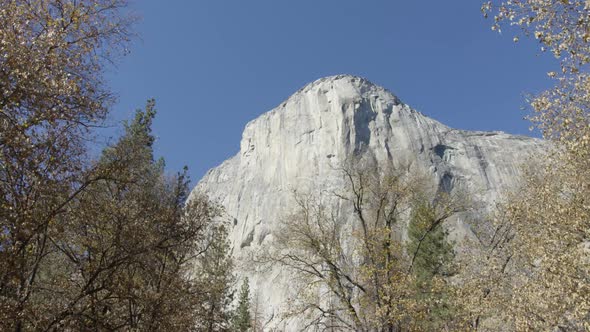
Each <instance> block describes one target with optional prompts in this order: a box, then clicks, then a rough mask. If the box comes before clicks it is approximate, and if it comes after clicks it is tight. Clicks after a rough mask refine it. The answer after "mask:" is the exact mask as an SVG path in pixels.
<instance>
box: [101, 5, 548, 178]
mask: <svg viewBox="0 0 590 332" xmlns="http://www.w3.org/2000/svg"><path fill="white" fill-rule="evenodd" d="M479 7H480V1H477V0H454V1H437V0H428V1H391V0H363V1H360V0H357V1H352V0H297V1H287V0H250V1H243V0H196V1H188V0H186V1H180V0H167V1H161V0H135V2H134V3H132V5H131V10H132V11H133V12H134V13H136V14H137V15H138V16H140V17H141V20H140V22H139V23H138V24H137V26H136V28H135V30H136V31H137V33H138V34H139V36H140V38H139V39H138V40H136V41H135V42H134V43H133V44H132V46H131V54H130V55H128V56H126V57H124V58H123V59H121V61H120V62H119V63H118V65H117V67H116V68H112V69H110V70H109V72H108V74H107V81H108V83H109V85H110V86H111V88H112V89H113V90H114V91H115V92H116V93H117V94H118V97H119V98H118V100H119V101H118V103H117V104H116V105H115V108H114V111H113V113H112V117H111V119H110V123H112V124H116V123H117V122H118V121H121V120H122V119H125V118H130V116H131V115H132V113H133V111H134V110H135V109H136V108H138V107H142V106H143V105H144V104H145V100H146V99H148V98H150V97H154V98H156V100H157V105H158V116H157V118H156V121H155V123H154V132H155V134H156V136H157V142H156V152H157V154H158V155H159V156H163V157H165V159H166V161H167V165H168V168H169V169H170V170H171V171H176V170H179V169H180V168H181V167H182V166H183V165H188V166H189V169H190V170H191V174H192V177H193V180H198V179H199V178H200V177H201V176H202V175H203V174H204V173H205V172H206V171H207V170H208V169H209V168H212V167H214V166H216V165H218V164H219V163H221V162H222V161H223V160H225V159H227V158H229V157H231V156H232V155H234V154H235V153H236V152H237V151H238V149H239V142H240V138H241V134H242V129H243V128H244V125H245V124H246V123H247V122H248V121H250V120H252V119H254V118H256V117H257V116H258V115H260V114H262V113H264V112H266V111H268V110H270V109H272V108H273V107H275V106H276V105H278V104H279V103H281V102H282V101H283V100H284V99H286V98H287V97H289V96H290V95H291V94H292V93H294V92H295V91H296V90H298V89H299V88H301V87H302V86H303V85H305V84H306V83H309V82H311V81H314V80H316V79H317V78H320V77H323V76H328V75H334V74H344V73H347V74H354V75H359V76H363V77H365V78H367V79H369V80H370V81H373V82H374V83H377V84H379V85H382V86H384V87H385V88H387V89H389V90H391V91H392V92H393V93H394V94H396V95H397V96H398V97H399V98H400V99H402V100H403V101H404V102H405V103H407V104H409V105H410V106H412V107H413V108H415V109H417V110H418V111H420V112H422V113H424V114H426V115H428V116H430V117H432V118H434V119H437V120H439V121H441V122H443V123H445V124H447V125H449V126H451V127H454V128H460V129H473V130H502V131H506V132H509V133H514V134H525V135H531V133H530V132H529V131H528V127H529V125H530V124H529V123H528V122H527V121H525V120H523V116H524V115H525V113H524V112H523V111H522V110H521V107H523V106H525V105H526V103H525V100H524V95H525V94H526V93H534V92H538V91H541V90H542V89H544V88H546V87H548V86H549V85H550V84H551V82H550V81H549V80H548V78H547V76H546V74H545V73H546V72H547V71H549V70H550V69H555V66H556V62H555V60H554V59H552V58H551V56H549V55H546V54H540V51H539V45H538V44H536V43H535V41H527V40H524V39H523V38H521V41H520V42H519V43H516V44H515V43H514V42H512V36H513V35H512V33H511V32H510V31H504V33H503V34H502V35H499V34H498V33H496V32H493V31H491V30H490V25H491V20H490V19H488V20H486V19H484V18H483V17H482V15H481V13H480V11H479ZM107 132H108V131H107ZM116 132H117V133H120V130H117V131H116ZM109 135H110V134H109Z"/></svg>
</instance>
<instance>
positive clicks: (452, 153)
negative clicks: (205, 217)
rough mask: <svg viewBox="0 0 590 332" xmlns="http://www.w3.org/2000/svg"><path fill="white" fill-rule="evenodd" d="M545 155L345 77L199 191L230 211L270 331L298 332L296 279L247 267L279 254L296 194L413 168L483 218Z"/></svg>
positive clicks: (311, 94)
mask: <svg viewBox="0 0 590 332" xmlns="http://www.w3.org/2000/svg"><path fill="white" fill-rule="evenodd" d="M543 146H544V143H543V142H542V141H540V140H537V139H533V138H529V137H523V136H514V135H509V134H506V133H503V132H476V131H464V130H457V129H452V128H449V127H447V126H445V125H443V124H441V123H439V122H437V121H435V120H433V119H430V118H428V117H426V116H424V115H422V114H421V113H419V112H417V111H415V110H413V109H412V108H411V107H410V106H408V105H406V104H404V103H402V102H401V101H400V100H399V99H398V98H397V97H396V96H394V95H393V94H392V93H391V92H389V91H387V90H386V89H384V88H382V87H379V86H376V85H374V84H372V83H371V82H369V81H367V80H365V79H363V78H360V77H355V76H349V75H339V76H332V77H327V78H322V79H319V80H317V81H315V82H313V83H310V84H308V85H307V86H305V87H304V88H302V89H301V90H299V91H298V92H296V93H295V94H294V95H293V96H291V97H290V98H288V99H287V100H286V101H285V102H283V103H282V104H280V105H279V106H278V107H276V108H275V109H273V110H271V111H269V112H267V113H265V114H263V115H261V116H260V117H258V118H257V119H255V120H253V121H251V122H250V123H248V124H247V125H246V128H245V129H244V132H243V136H242V140H241V144H240V151H239V152H238V154H236V155H235V156H234V157H232V158H230V159H228V160H227V161H225V162H224V163H222V164H221V165H219V166H218V167H216V168H214V169H212V170H210V171H209V172H208V173H207V174H206V175H205V176H204V177H203V179H202V180H201V181H200V182H199V184H198V185H197V187H196V188H195V189H194V192H202V193H206V194H207V195H209V197H210V198H212V199H213V200H215V201H217V202H219V203H220V204H221V205H222V206H223V207H224V208H225V213H226V214H227V216H228V218H229V219H230V220H231V223H232V225H231V227H232V228H231V231H230V240H231V244H232V247H233V253H234V256H235V257H236V261H237V262H238V273H239V274H240V275H247V276H248V277H249V279H250V282H251V288H252V289H253V293H254V297H255V299H254V300H255V301H257V302H258V303H259V305H260V307H261V309H262V310H261V311H262V314H263V315H264V317H265V320H266V321H267V323H268V324H267V326H268V327H277V328H280V329H284V330H294V329H295V327H297V326H298V322H297V321H296V320H289V321H281V319H280V312H281V308H283V307H284V306H286V305H288V304H287V300H288V298H289V296H290V287H289V283H290V279H289V275H288V274H286V273H282V272H281V271H280V270H279V269H277V268H273V269H263V268H258V267H257V266H256V265H255V264H253V263H249V262H248V260H247V257H248V256H249V255H250V254H251V253H255V252H257V251H259V250H261V248H263V247H265V246H269V245H272V241H273V232H275V231H277V229H278V225H279V224H280V222H281V217H282V216H284V215H285V214H286V213H288V212H289V210H290V209H291V208H292V207H293V197H292V191H293V190H298V191H314V190H319V189H330V188H337V187H338V186H339V185H340V184H341V181H342V179H341V178H340V176H338V174H337V172H335V169H334V167H335V166H336V165H338V163H340V162H342V161H343V160H345V159H346V158H347V157H348V156H351V155H357V156H358V155H364V156H370V158H372V159H373V160H374V161H375V162H376V163H377V164H378V165H385V164H391V163H394V164H395V163H400V162H402V161H411V162H413V163H415V164H417V165H418V166H419V168H420V169H421V170H423V171H424V172H426V173H427V174H430V175H431V176H432V178H433V179H434V181H436V182H437V183H438V185H439V186H440V188H442V189H444V190H446V191H451V192H452V191H453V190H455V188H459V187H461V188H463V189H465V188H468V190H469V192H470V194H471V195H472V196H473V198H474V200H475V201H478V202H481V203H482V204H483V205H484V209H485V206H487V207H491V206H492V205H493V204H494V202H496V201H497V200H498V199H499V198H500V197H501V195H502V193H503V192H504V191H506V190H509V189H511V188H514V187H516V186H517V184H518V179H519V170H520V165H521V163H522V162H523V161H525V159H526V158H527V156H530V155H532V154H533V153H536V152H540V151H541V150H542V149H543ZM471 227H472V225H470V224H469V223H468V222H466V221H465V220H464V218H461V217H457V218H454V219H453V221H452V224H451V225H450V226H449V228H450V229H451V232H452V234H453V236H454V237H455V239H456V240H457V242H458V243H460V242H461V241H462V238H466V237H470V236H472V234H471ZM240 263H241V264H240Z"/></svg>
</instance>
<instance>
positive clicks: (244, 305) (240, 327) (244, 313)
mask: <svg viewBox="0 0 590 332" xmlns="http://www.w3.org/2000/svg"><path fill="white" fill-rule="evenodd" d="M251 327H252V317H251V316H250V287H249V286H248V278H245V279H244V281H243V282H242V288H241V289H240V295H239V298H238V307H237V308H236V312H235V313H234V319H233V329H234V331H239V332H245V331H248V330H249V329H250V328H251Z"/></svg>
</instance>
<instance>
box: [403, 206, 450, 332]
mask: <svg viewBox="0 0 590 332" xmlns="http://www.w3.org/2000/svg"><path fill="white" fill-rule="evenodd" d="M439 199H444V194H443V195H440V196H439ZM436 213H437V212H436V206H435V205H434V204H432V203H431V202H430V201H429V200H428V199H425V198H420V199H418V200H416V201H415V202H414V203H413V207H412V212H411V216H410V222H409V225H408V239H409V241H408V244H407V250H408V252H410V253H414V256H413V257H412V260H413V264H412V267H413V268H412V274H413V276H414V278H415V280H414V283H415V285H414V287H416V288H417V296H418V299H419V300H420V301H421V302H423V303H427V304H428V313H427V314H426V315H425V317H424V319H423V320H422V321H421V322H420V323H419V324H420V328H421V329H423V330H429V331H433V330H443V329H444V328H445V327H448V323H449V322H452V321H453V319H454V318H455V316H456V315H457V314H458V312H459V309H458V308H456V301H455V299H454V298H452V297H454V296H456V292H453V289H451V288H449V287H445V286H444V285H437V284H436V283H439V282H441V281H443V280H444V278H445V277H448V276H450V275H452V274H453V273H455V272H456V271H453V268H452V263H453V260H454V256H455V253H454V248H453V245H452V244H451V243H450V242H449V241H448V239H447V238H448V232H447V231H446V230H445V229H444V228H443V225H442V224H441V223H439V222H437V220H436V218H437V215H436Z"/></svg>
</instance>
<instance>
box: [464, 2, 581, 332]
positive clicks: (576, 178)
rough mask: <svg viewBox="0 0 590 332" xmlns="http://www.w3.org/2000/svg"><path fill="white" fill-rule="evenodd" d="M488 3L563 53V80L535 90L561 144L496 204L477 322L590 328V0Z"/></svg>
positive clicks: (537, 115) (499, 19)
mask: <svg viewBox="0 0 590 332" xmlns="http://www.w3.org/2000/svg"><path fill="white" fill-rule="evenodd" d="M483 10H484V12H485V13H486V14H487V13H493V14H494V16H495V21H496V23H495V25H494V29H499V28H500V27H501V26H502V25H503V24H506V23H508V24H510V25H516V26H519V27H521V28H522V31H523V32H524V34H525V36H534V38H536V39H537V40H539V43H540V44H541V49H542V50H543V51H550V52H551V53H553V55H554V56H555V57H556V58H557V59H559V61H560V62H559V64H560V70H557V71H551V72H549V73H548V74H549V76H550V77H552V78H553V79H554V80H555V86H554V87H553V88H551V89H549V90H547V91H545V92H542V93H540V94H539V95H537V96H534V97H531V98H530V102H531V108H532V115H531V116H530V119H531V121H532V122H533V125H534V126H535V127H536V128H538V129H539V130H540V131H541V133H542V134H543V136H544V138H546V139H547V140H549V141H550V142H551V144H552V146H551V148H550V151H549V152H548V155H547V156H545V157H544V160H543V162H539V160H540V159H538V160H536V162H535V164H536V165H531V166H529V169H528V170H527V173H526V174H525V177H524V184H523V187H522V188H518V192H517V193H514V194H513V195H511V196H509V197H507V199H506V201H505V202H504V204H502V205H501V207H500V209H499V210H498V211H497V213H496V217H495V226H496V229H495V230H494V232H493V233H492V235H491V236H489V238H488V239H486V241H485V242H484V244H485V247H484V249H485V250H486V253H485V255H484V256H483V257H484V258H485V259H486V262H485V264H484V263H482V262H479V263H478V264H479V265H480V269H479V270H480V271H479V276H480V278H476V279H475V280H473V281H472V285H475V286H474V287H473V288H470V287H467V292H469V293H471V294H477V295H476V296H475V298H474V299H472V304H473V306H472V307H473V308H474V309H475V310H474V311H475V313H474V317H475V321H474V324H475V325H476V326H480V325H481V324H480V323H484V318H486V317H491V318H490V319H493V318H494V317H500V318H499V319H505V318H508V320H507V322H508V326H511V327H512V328H514V329H517V330H524V329H527V330H529V329H533V330H553V329H560V330H584V329H585V330H587V329H590V300H589V299H590V250H588V247H589V246H590V223H589V221H590V209H589V208H588V204H587V201H588V197H590V191H589V188H590V182H589V180H588V179H590V113H589V110H590V76H589V75H588V72H587V70H588V63H589V62H590V3H589V2H588V1H581V0H574V1H556V0H541V1H532V0H530V1H505V2H502V3H501V4H499V5H497V6H496V5H495V3H493V2H487V3H485V4H484V6H483Z"/></svg>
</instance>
